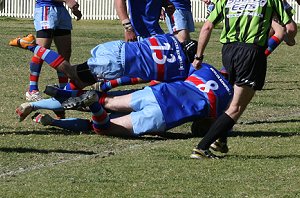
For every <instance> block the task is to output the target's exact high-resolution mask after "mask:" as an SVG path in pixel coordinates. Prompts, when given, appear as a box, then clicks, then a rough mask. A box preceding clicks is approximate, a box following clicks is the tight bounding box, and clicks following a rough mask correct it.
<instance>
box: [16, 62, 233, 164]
mask: <svg viewBox="0 0 300 198" xmlns="http://www.w3.org/2000/svg"><path fill="white" fill-rule="evenodd" d="M68 92H71V91H68V90H62V89H58V88H57V89H56V93H55V94H54V95H56V96H55V98H50V99H47V100H41V101H38V102H31V103H23V104H21V105H20V106H19V107H18V108H17V110H16V112H17V114H18V116H19V119H20V121H22V120H24V119H25V118H26V117H27V116H28V115H29V114H30V113H31V112H32V111H36V110H38V109H49V110H62V109H63V108H65V109H74V108H77V107H78V106H80V105H86V106H89V109H90V111H91V112H92V121H90V120H86V119H79V118H72V119H61V120H56V119H53V118H51V117H50V116H49V115H43V114H40V115H38V116H37V117H36V118H34V120H35V121H36V122H38V123H41V124H43V125H51V126H57V127H61V128H65V129H69V130H76V131H78V130H81V131H87V130H91V129H93V130H94V131H95V132H96V133H97V134H104V135H114V136H141V135H144V134H153V133H155V134H158V133H163V132H165V131H167V130H169V129H172V128H174V127H177V126H179V125H181V124H183V123H186V122H190V121H195V120H201V119H202V118H211V119H216V118H217V117H218V116H219V115H221V114H222V113H223V112H224V110H225V109H226V108H227V105H228V103H229V101H230V100H231V98H232V94H233V90H232V86H231V85H230V84H229V83H228V82H227V80H226V79H225V78H224V77H223V76H222V74H221V73H220V72H219V71H217V69H215V68H214V67H212V66H211V65H209V64H205V63H203V64H202V67H201V68H200V69H199V70H193V71H192V72H191V73H190V75H189V76H188V78H187V79H186V80H185V81H175V82H170V83H160V84H158V85H155V86H150V87H149V86H147V87H145V88H144V89H142V90H138V91H135V92H133V93H131V94H127V95H122V96H110V95H109V93H108V95H106V94H104V93H101V92H96V91H86V92H85V93H84V94H82V95H81V96H79V97H74V98H72V97H71V98H68V99H67V100H66V98H67V97H66V96H68ZM59 101H60V102H59ZM63 101H64V102H63ZM102 107H104V108H102ZM106 110H109V111H113V112H121V113H127V114H126V115H124V116H120V117H116V118H111V119H110V118H109V115H108V114H107V113H106ZM225 146H226V147H227V145H225ZM219 151H220V150H219ZM221 151H222V150H221ZM227 151H228V148H227ZM227 151H226V152H227ZM200 152H202V154H203V157H204V158H215V157H216V156H215V155H214V154H212V153H211V152H210V151H209V150H203V151H200Z"/></svg>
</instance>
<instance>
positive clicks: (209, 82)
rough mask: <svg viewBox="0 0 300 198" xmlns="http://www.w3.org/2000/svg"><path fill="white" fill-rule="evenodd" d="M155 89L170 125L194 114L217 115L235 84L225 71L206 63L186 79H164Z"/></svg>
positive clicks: (222, 110) (179, 122) (183, 120)
mask: <svg viewBox="0 0 300 198" xmlns="http://www.w3.org/2000/svg"><path fill="white" fill-rule="evenodd" d="M152 90H153V93H154V95H155V97H156V99H157V101H158V103H159V105H160V107H161V110H162V112H163V114H164V118H165V121H166V125H167V128H168V129H170V128H173V127H176V126H178V125H180V124H182V123H185V122H188V121H192V120H193V119H194V118H203V117H213V118H216V117H218V116H219V115H221V114H222V113H223V112H224V111H225V110H226V108H227V105H228V103H229V101H230V100H231V98H232V95H233V89H232V86H231V85H230V84H229V83H228V81H227V80H225V78H224V77H223V76H222V74H221V73H220V72H218V71H217V69H215V68H214V67H212V66H211V65H208V64H205V63H203V64H202V67H201V68H200V69H199V70H194V71H193V72H192V74H191V75H190V76H189V77H188V78H187V79H186V80H185V81H176V82H173V83H161V84H158V85H156V86H153V87H152Z"/></svg>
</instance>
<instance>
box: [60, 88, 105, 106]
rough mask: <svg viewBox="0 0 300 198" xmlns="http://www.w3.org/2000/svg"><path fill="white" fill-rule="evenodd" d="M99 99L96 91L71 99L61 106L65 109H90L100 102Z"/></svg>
mask: <svg viewBox="0 0 300 198" xmlns="http://www.w3.org/2000/svg"><path fill="white" fill-rule="evenodd" d="M98 100H99V97H98V94H97V92H96V91H94V90H92V91H87V92H85V93H83V94H82V95H80V96H77V97H70V98H69V99H67V100H66V101H64V102H63V103H62V104H61V105H62V106H63V107H64V108H65V109H78V108H82V107H88V106H90V105H91V104H93V103H95V102H98Z"/></svg>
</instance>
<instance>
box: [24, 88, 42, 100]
mask: <svg viewBox="0 0 300 198" xmlns="http://www.w3.org/2000/svg"><path fill="white" fill-rule="evenodd" d="M25 96H26V100H27V101H31V102H36V101H39V100H42V99H43V97H42V95H41V94H40V92H39V91H37V90H33V91H27V92H26V94H25Z"/></svg>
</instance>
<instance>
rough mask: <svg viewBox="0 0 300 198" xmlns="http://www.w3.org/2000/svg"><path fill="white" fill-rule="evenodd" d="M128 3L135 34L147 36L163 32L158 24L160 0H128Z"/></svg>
mask: <svg viewBox="0 0 300 198" xmlns="http://www.w3.org/2000/svg"><path fill="white" fill-rule="evenodd" d="M128 4H129V10H130V16H131V23H132V25H133V28H134V30H135V33H136V34H137V36H141V37H143V38H147V37H150V36H152V35H156V34H163V33H164V31H163V30H162V29H161V27H160V25H159V17H160V12H161V8H162V1H161V0H129V1H128Z"/></svg>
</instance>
